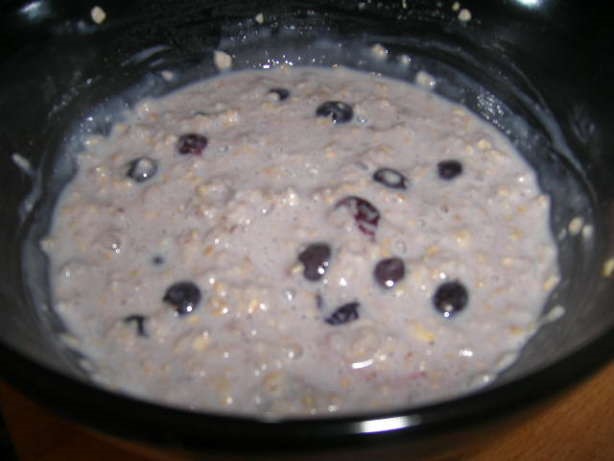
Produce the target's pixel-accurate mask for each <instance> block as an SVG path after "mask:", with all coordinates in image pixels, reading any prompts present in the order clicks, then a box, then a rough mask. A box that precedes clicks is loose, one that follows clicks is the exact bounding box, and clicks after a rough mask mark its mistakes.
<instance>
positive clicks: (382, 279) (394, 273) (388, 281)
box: [373, 257, 405, 288]
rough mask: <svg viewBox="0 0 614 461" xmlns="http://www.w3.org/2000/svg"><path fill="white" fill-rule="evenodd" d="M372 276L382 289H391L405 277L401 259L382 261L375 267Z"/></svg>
mask: <svg viewBox="0 0 614 461" xmlns="http://www.w3.org/2000/svg"><path fill="white" fill-rule="evenodd" d="M373 275H374V276H375V280H376V281H377V283H379V284H380V285H381V286H382V287H383V288H392V287H393V286H394V285H395V284H396V283H397V282H398V281H399V280H401V279H403V277H405V264H404V263H403V260H402V259H401V258H396V257H395V258H386V259H382V260H381V261H380V262H378V263H377V264H376V265H375V270H374V271H373Z"/></svg>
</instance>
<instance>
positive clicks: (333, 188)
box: [43, 67, 558, 417]
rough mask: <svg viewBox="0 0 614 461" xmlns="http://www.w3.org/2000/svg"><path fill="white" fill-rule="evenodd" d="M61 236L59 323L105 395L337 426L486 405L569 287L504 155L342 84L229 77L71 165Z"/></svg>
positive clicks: (486, 134)
mask: <svg viewBox="0 0 614 461" xmlns="http://www.w3.org/2000/svg"><path fill="white" fill-rule="evenodd" d="M78 163H79V171H78V174H77V175H76V177H75V178H74V180H73V181H72V182H71V183H70V184H69V185H68V186H67V188H66V190H65V192H64V195H63V197H62V200H61V201H60V203H59V205H58V209H57V211H56V215H55V220H54V224H53V227H52V232H51V234H50V235H49V237H48V238H47V239H45V240H44V241H43V247H44V249H45V250H46V251H47V252H48V254H49V255H50V260H51V279H52V285H53V295H54V299H55V304H56V308H57V310H58V312H59V313H60V314H61V315H62V317H63V318H64V319H65V321H66V323H67V325H68V326H69V328H70V329H71V331H72V332H73V334H74V335H75V336H76V337H77V338H78V340H79V344H80V348H81V349H82V350H83V351H84V352H85V353H86V354H87V355H88V357H90V358H91V360H92V362H93V363H94V364H95V366H96V373H95V377H96V379H97V380H99V381H100V382H102V383H103V384H105V385H106V386H110V387H113V388H119V389H121V390H123V391H126V392H129V393H132V394H136V395H139V396H143V397H145V398H148V399H155V400H159V401H162V402H166V403H168V404H172V405H177V406H181V407H188V408H194V409H206V410H214V411H228V412H234V413H239V414H253V415H254V414H255V415H262V416H272V417H277V416H285V415H327V414H331V413H332V414H336V413H347V412H355V411H368V410H374V409H377V410H380V409H389V408H393V407H398V406H408V405H413V404H417V403H425V402H428V401H433V400H437V399H442V398H446V397H449V396H453V395H458V394H461V393H464V392H467V391H469V390H471V389H474V388H476V387H479V386H481V385H484V384H485V383H487V382H489V380H491V379H492V377H493V376H494V375H495V374H496V373H497V371H499V370H500V369H501V368H503V367H505V366H506V365H509V363H510V362H511V361H512V360H513V359H514V357H515V356H516V354H517V352H518V351H519V349H520V348H521V347H522V346H523V345H524V343H525V342H526V341H527V339H528V338H529V337H530V335H531V334H532V333H533V332H534V331H535V329H536V327H537V325H538V318H539V316H540V312H541V310H542V308H543V305H544V303H545V300H546V298H547V296H548V295H549V292H550V291H551V290H552V289H553V287H554V286H555V285H556V283H557V281H558V268H557V264H556V248H555V245H554V243H553V239H552V237H551V234H550V228H549V224H548V223H549V219H548V217H549V211H550V203H549V198H548V197H547V196H545V195H543V194H542V193H541V192H540V190H539V188H538V186H537V183H536V179H535V175H534V173H533V172H532V170H531V169H530V168H529V167H528V166H527V164H526V163H525V162H524V161H523V160H522V158H521V157H520V156H519V155H518V154H517V153H516V152H515V151H514V150H513V148H512V146H511V145H510V143H509V142H508V141H507V140H506V139H505V138H503V137H502V135H501V134H499V133H498V132H497V131H496V130H495V129H494V128H492V127H490V126H489V125H486V124H485V123H484V122H482V121H480V120H479V119H478V118H477V117H476V116H474V115H473V114H471V113H470V112H468V111H467V110H466V109H464V108H463V107H461V106H457V105H454V104H451V103H449V102H446V101H444V100H442V99H440V98H439V97H437V96H435V95H433V94H432V93H429V92H428V91H426V90H423V89H419V88H417V87H414V86H411V85H408V84H406V83H402V82H400V81H396V80H389V79H386V78H382V77H378V76H375V75H368V74H362V73H357V72H353V71H349V70H346V69H342V68H338V69H324V68H315V67H314V68H309V67H305V68H281V69H276V70H271V71H247V72H236V73H229V74H226V75H225V76H223V77H220V78H217V79H213V80H209V81H205V82H202V83H198V84H196V85H192V86H190V87H187V88H185V89H184V90H182V91H180V92H176V93H174V94H171V95H169V96H167V97H165V98H162V99H157V100H145V101H142V102H141V103H140V104H139V105H138V106H137V107H136V108H135V109H134V110H133V111H131V112H128V113H127V114H125V117H124V121H123V122H121V123H117V124H116V125H115V126H114V127H113V130H112V133H111V134H110V136H109V137H108V138H102V137H92V138H89V139H88V140H87V142H86V149H85V152H83V153H82V154H81V155H79V156H78Z"/></svg>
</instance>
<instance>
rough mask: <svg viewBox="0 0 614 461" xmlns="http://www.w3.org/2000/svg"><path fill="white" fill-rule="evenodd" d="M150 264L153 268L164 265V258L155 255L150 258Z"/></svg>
mask: <svg viewBox="0 0 614 461" xmlns="http://www.w3.org/2000/svg"><path fill="white" fill-rule="evenodd" d="M151 262H152V263H153V264H154V266H161V265H162V264H164V257H163V256H160V255H155V256H154V257H153V258H151Z"/></svg>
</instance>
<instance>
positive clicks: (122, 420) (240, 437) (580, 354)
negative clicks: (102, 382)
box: [0, 328, 614, 452]
mask: <svg viewBox="0 0 614 461" xmlns="http://www.w3.org/2000/svg"><path fill="white" fill-rule="evenodd" d="M613 358H614V328H609V329H606V330H605V331H604V332H603V333H602V334H601V335H599V336H598V337H596V338H594V339H593V340H592V341H589V342H587V343H586V344H585V345H583V346H581V347H580V348H578V349H577V350H575V351H573V352H572V353H570V354H569V355H567V356H566V357H564V358H562V359H561V360H559V361H557V362H554V363H552V364H549V365H547V366H545V367H543V368H540V369H537V370H535V371H533V372H531V373H529V374H527V375H525V376H523V377H520V378H517V379H515V380H511V381H509V382H506V383H502V384H501V385H498V386H494V387H491V388H486V389H482V390H478V391H476V392H474V393H472V394H469V395H466V396H461V397H458V398H455V399H452V400H448V401H444V402H440V403H434V404H429V405H422V406H417V407H410V408H401V409H398V410H396V411H388V412H381V413H366V414H359V415H354V416H340V417H326V418H314V417H308V418H304V419H280V420H264V419H258V418H255V417H243V416H232V415H221V414H214V413H206V412H195V411H190V410H184V409H180V408H174V407H170V406H164V405H162V404H158V403H155V402H150V401H146V400H141V399H139V398H137V397H132V396H129V395H126V394H120V393H116V392H113V391H111V390H107V389H104V388H101V387H98V386H95V385H94V384H91V383H87V382H84V381H80V380H78V379H76V378H72V377H69V376H67V375H65V374H63V373H61V372H59V371H56V370H54V369H52V368H50V367H48V366H46V365H42V364H40V363H38V362H36V361H34V360H33V359H31V358H30V357H27V356H26V355H24V354H22V353H21V352H18V351H16V350H15V349H13V348H12V347H11V346H9V345H7V344H5V343H4V341H2V340H1V339H0V363H2V364H3V366H2V367H1V368H0V378H1V379H3V380H4V381H5V382H6V383H8V384H9V385H12V386H15V387H16V388H17V389H18V390H20V391H22V392H23V393H25V394H26V396H28V397H29V398H31V399H32V400H34V401H36V402H38V403H40V404H42V405H43V406H45V407H47V408H49V409H51V410H52V411H54V412H55V413H57V414H59V415H60V416H62V417H65V418H68V419H70V420H73V421H75V422H77V423H80V424H83V425H85V426H89V427H91V428H94V429H98V430H101V431H102V432H105V433H107V434H109V435H113V436H118V437H120V438H124V439H127V440H132V441H136V442H144V443H148V444H152V445H154V446H158V447H160V448H162V447H167V448H171V447H173V448H177V447H182V448H185V449H188V450H207V449H215V450H221V451H223V452H233V451H234V452H241V451H250V452H257V451H263V450H266V451H269V452H271V451H273V452H281V451H295V450H310V449H322V448H332V447H339V446H347V445H348V444H352V445H353V446H356V444H357V443H358V444H361V443H369V444H372V443H374V442H382V441H391V440H399V439H404V440H405V441H411V440H418V439H423V438H425V437H427V436H433V435H437V434H441V433H443V432H450V431H454V430H458V429H461V428H462V429H463V430H465V429H468V428H470V427H472V426H475V425H476V424H478V423H484V422H488V421H491V420H492V419H494V418H497V417H502V416H506V415H511V414H512V413H513V412H514V411H517V410H519V409H521V408H526V407H528V406H529V405H530V404H532V403H534V402H536V401H538V400H541V399H544V398H545V397H547V396H552V395H554V394H555V393H559V392H561V391H563V390H564V389H566V388H568V387H570V386H571V385H573V384H576V383H578V382H579V381H580V380H581V379H583V378H586V377H587V376H588V375H589V374H591V373H592V372H594V371H596V370H597V369H598V368H600V367H601V366H604V365H605V364H606V363H608V362H609V361H611V360H612V359H613ZM120 415H121V417H118V416H120Z"/></svg>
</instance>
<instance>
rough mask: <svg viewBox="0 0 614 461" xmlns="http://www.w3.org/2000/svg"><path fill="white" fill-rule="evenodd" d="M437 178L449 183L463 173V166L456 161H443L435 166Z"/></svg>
mask: <svg viewBox="0 0 614 461" xmlns="http://www.w3.org/2000/svg"><path fill="white" fill-rule="evenodd" d="M437 171H438V172H439V177H440V178H441V179H445V180H446V181H449V180H451V179H454V178H456V177H457V176H458V175H460V174H461V173H462V172H463V164H462V163H461V162H459V161H458V160H443V161H441V162H439V163H438V164H437Z"/></svg>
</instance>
